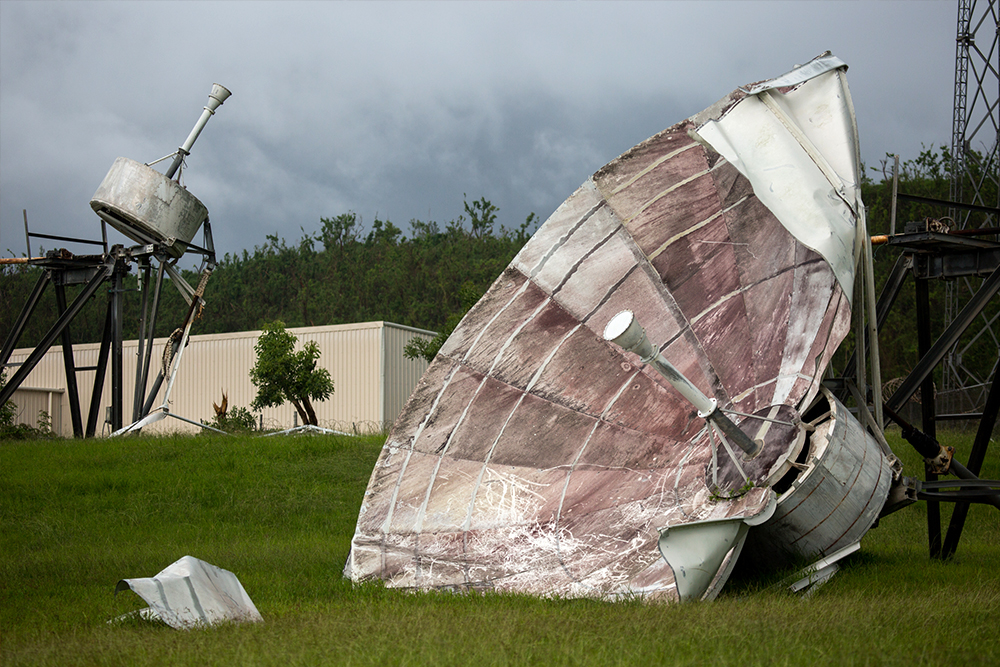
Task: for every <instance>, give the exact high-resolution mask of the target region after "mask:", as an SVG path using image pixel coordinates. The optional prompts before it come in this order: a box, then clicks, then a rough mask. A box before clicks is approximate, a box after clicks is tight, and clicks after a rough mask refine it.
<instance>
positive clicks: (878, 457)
mask: <svg viewBox="0 0 1000 667" xmlns="http://www.w3.org/2000/svg"><path fill="white" fill-rule="evenodd" d="M819 400H822V401H826V402H827V404H828V405H829V409H830V414H829V417H828V418H826V419H825V420H824V421H822V422H820V423H819V424H817V425H816V429H815V431H813V433H812V434H811V435H810V437H809V441H808V443H807V447H808V454H807V456H806V459H805V461H804V464H803V465H804V470H802V471H801V472H799V474H798V476H797V477H796V478H795V480H794V481H793V482H792V484H791V486H790V487H789V488H788V489H787V490H785V491H784V492H783V493H782V494H781V495H780V496H779V497H778V504H777V508H776V510H775V512H774V516H773V517H771V518H770V519H769V520H768V521H767V522H765V523H764V524H762V525H760V526H758V527H756V528H754V530H752V531H750V535H749V536H748V538H747V543H746V548H745V549H744V556H743V557H744V558H746V557H748V556H749V557H751V558H753V559H754V560H756V561H761V562H768V563H772V564H773V563H781V562H791V561H794V560H796V559H798V558H802V557H806V558H815V557H816V556H817V555H828V554H832V553H834V552H835V551H837V550H839V549H842V548H843V547H846V546H849V545H851V544H853V543H855V542H858V541H860V540H861V538H862V536H863V535H864V534H865V533H866V532H867V531H868V529H869V528H871V526H872V524H874V523H875V519H876V518H878V515H879V512H880V511H881V509H882V507H883V505H884V504H885V500H886V498H887V497H888V494H889V486H890V485H891V483H892V469H891V467H890V461H889V460H888V459H887V458H886V457H885V456H884V455H883V453H882V449H881V447H880V446H879V443H878V441H877V440H876V439H875V438H873V437H872V436H871V435H870V434H868V432H866V431H865V430H864V429H863V428H862V427H861V424H860V423H859V422H858V420H857V419H855V418H854V416H853V415H851V413H850V412H849V411H848V410H847V408H846V407H844V405H843V404H842V403H841V402H840V401H838V400H837V399H836V398H835V397H834V396H833V395H832V394H831V393H830V392H829V391H827V390H826V389H825V388H823V389H822V393H821V398H820V399H819Z"/></svg>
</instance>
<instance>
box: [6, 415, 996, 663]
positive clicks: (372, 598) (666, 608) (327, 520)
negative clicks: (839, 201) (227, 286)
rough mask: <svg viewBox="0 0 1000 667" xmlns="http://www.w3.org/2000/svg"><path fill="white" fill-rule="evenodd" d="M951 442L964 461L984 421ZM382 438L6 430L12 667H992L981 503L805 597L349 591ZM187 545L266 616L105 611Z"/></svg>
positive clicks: (894, 525) (992, 470)
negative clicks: (949, 526)
mask: <svg viewBox="0 0 1000 667" xmlns="http://www.w3.org/2000/svg"><path fill="white" fill-rule="evenodd" d="M944 440H945V441H946V444H951V445H954V446H956V447H957V448H958V451H959V453H960V458H961V459H963V460H964V459H965V458H966V457H967V455H968V449H969V446H970V445H971V441H972V435H970V434H966V435H961V434H952V435H948V434H946V435H945V438H944ZM891 442H892V444H893V446H894V448H895V449H896V451H897V452H898V453H899V454H900V455H901V456H902V457H903V458H904V462H905V467H906V474H908V475H913V476H916V475H922V464H921V462H920V460H919V457H917V456H916V455H915V454H912V453H911V450H910V448H909V446H908V445H906V444H900V441H899V439H898V437H897V438H895V439H892V440H891ZM381 443H382V440H381V439H380V438H378V437H374V438H347V437H338V436H304V437H284V438H282V437H272V438H259V439H249V438H227V437H222V436H219V437H215V436H196V437H187V436H185V437H170V438H148V439H120V440H90V441H68V440H67V441H36V442H2V443H0V664H3V665H4V666H13V665H21V664H51V665H162V664H191V665H214V664H219V665H232V664H240V665H281V666H282V667H287V666H290V665H316V664H343V665H422V664H444V665H467V664H474V665H492V664H540V665H548V664H555V665H585V664H594V665H619V664H620V665H625V664H630V665H631V664H641V663H650V664H677V665H686V664H691V665H722V664H727V665H734V664H767V665H784V664H788V665H826V664H830V665H834V664H836V665H842V664H857V665H863V664H871V665H896V664H898V665H908V666H910V665H959V664H983V665H996V664H1000V639H998V635H1000V631H998V630H997V619H998V618H1000V616H998V613H1000V512H998V511H997V510H996V509H994V508H992V507H987V506H982V505H976V506H973V507H972V510H971V511H970V513H969V519H968V522H967V524H966V529H965V533H964V535H963V538H962V542H961V544H960V545H959V549H958V553H957V554H956V555H955V557H954V558H953V559H951V560H949V561H947V562H939V561H932V560H930V559H929V558H928V556H927V546H926V545H927V528H926V524H925V521H926V518H925V517H926V508H925V505H924V504H923V503H919V504H917V505H914V506H911V507H908V508H906V509H904V510H902V511H901V512H898V513H896V514H894V515H892V516H890V517H887V518H886V519H884V520H883V521H882V522H881V525H879V527H878V528H876V529H875V530H873V531H871V532H870V533H869V534H868V536H867V537H866V538H865V540H864V542H863V544H862V550H861V552H860V553H857V554H854V555H853V556H851V557H849V558H848V559H847V560H846V561H844V566H843V569H842V571H841V572H840V573H839V574H838V575H837V576H836V577H834V579H833V580H832V581H831V582H830V583H828V584H827V585H826V586H825V587H823V588H822V589H820V591H819V592H818V593H817V594H816V595H815V596H813V597H812V598H810V599H801V598H798V597H795V596H793V595H790V594H787V593H785V592H783V591H780V590H773V589H768V588H766V587H765V586H764V584H763V583H762V582H760V581H756V582H755V581H739V582H733V583H732V584H731V585H730V586H728V587H727V589H726V590H724V591H723V594H722V595H721V596H720V597H719V599H717V600H716V601H714V602H711V603H695V604H687V605H645V604H641V603H637V602H627V603H615V604H612V603H604V602H597V601H589V600H541V599H534V598H528V597H522V596H509V595H484V596H481V595H468V596H465V595H451V594H409V593H403V592H399V591H394V590H387V589H384V588H382V587H381V586H379V585H375V584H372V585H365V586H360V587H352V586H351V585H350V584H349V583H347V582H345V581H344V580H343V579H342V577H341V570H342V568H343V565H344V562H345V560H346V557H347V552H348V547H349V544H350V538H351V535H352V534H353V532H354V523H355V520H356V518H357V511H358V507H359V505H360V502H361V497H362V494H363V492H364V488H365V485H366V484H367V481H368V476H369V473H370V471H371V467H372V465H373V464H374V461H375V458H376V456H377V455H378V451H379V448H380V447H381ZM998 454H1000V451H998V450H997V449H996V444H994V449H993V451H992V452H990V454H989V455H988V461H987V469H986V470H985V471H984V474H983V476H984V477H989V478H993V479H996V478H998V477H1000V465H998V462H997V461H998ZM943 513H944V515H945V517H947V516H948V514H950V507H947V506H943ZM186 554H190V555H192V556H196V557H198V558H201V559H203V560H206V561H208V562H210V563H212V564H214V565H218V566H219V567H223V568H225V569H228V570H231V571H232V572H234V573H235V574H236V575H237V576H238V577H239V578H240V581H241V582H242V583H243V585H244V587H245V588H246V589H247V592H248V593H249V594H250V596H251V597H252V598H253V600H254V602H255V604H256V605H257V608H258V609H259V610H260V612H261V614H262V615H263V616H264V619H265V622H264V623H263V624H256V625H231V626H222V627H214V628H208V629H199V630H193V631H176V630H172V629H169V628H167V627H165V626H161V625H157V624H152V623H147V622H140V621H130V622H127V623H124V624H114V625H109V624H108V623H107V621H108V620H109V619H111V618H113V617H116V616H118V615H120V614H122V613H125V612H127V611H131V610H133V609H138V608H141V607H144V606H145V604H144V603H143V602H142V600H140V599H139V597H138V596H136V595H134V594H132V593H128V592H126V593H123V594H120V595H118V596H117V597H116V596H114V595H113V589H114V586H115V583H116V582H117V581H118V580H119V579H121V578H125V577H147V576H152V575H154V574H155V573H156V572H158V571H160V570H161V569H162V568H164V567H166V566H167V565H168V564H170V563H172V562H173V561H174V560H176V559H177V558H180V557H181V556H183V555H186Z"/></svg>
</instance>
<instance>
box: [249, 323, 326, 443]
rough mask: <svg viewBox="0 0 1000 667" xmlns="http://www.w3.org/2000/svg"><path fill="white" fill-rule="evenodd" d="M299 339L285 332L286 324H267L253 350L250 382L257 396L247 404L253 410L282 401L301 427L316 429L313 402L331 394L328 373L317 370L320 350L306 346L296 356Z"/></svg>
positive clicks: (312, 342) (324, 370)
mask: <svg viewBox="0 0 1000 667" xmlns="http://www.w3.org/2000/svg"><path fill="white" fill-rule="evenodd" d="M297 341H298V339H297V338H296V337H295V335H294V334H291V333H288V332H287V331H285V323H284V322H281V321H276V322H269V323H268V324H265V325H264V330H263V333H261V335H260V338H258V339H257V344H256V345H255V346H254V349H255V350H256V352H257V362H256V363H255V364H254V366H253V368H251V369H250V381H251V382H253V383H254V385H255V386H256V387H257V396H256V397H255V398H254V399H253V402H252V403H251V404H250V407H252V408H253V409H254V410H260V409H261V408H269V407H275V406H278V405H281V404H282V403H284V402H285V401H288V402H290V403H291V404H292V405H294V406H295V410H296V412H298V413H299V417H301V418H302V423H303V424H312V425H314V426H315V425H316V424H317V420H316V412H315V411H314V410H313V407H312V401H324V400H326V399H327V398H329V396H330V394H332V393H333V380H332V379H331V378H330V371H328V370H326V369H325V368H318V367H317V366H316V361H317V359H319V346H318V345H316V343H315V342H314V341H310V342H308V343H306V344H305V345H304V346H303V347H302V349H301V350H299V351H298V352H295V343H296V342H297Z"/></svg>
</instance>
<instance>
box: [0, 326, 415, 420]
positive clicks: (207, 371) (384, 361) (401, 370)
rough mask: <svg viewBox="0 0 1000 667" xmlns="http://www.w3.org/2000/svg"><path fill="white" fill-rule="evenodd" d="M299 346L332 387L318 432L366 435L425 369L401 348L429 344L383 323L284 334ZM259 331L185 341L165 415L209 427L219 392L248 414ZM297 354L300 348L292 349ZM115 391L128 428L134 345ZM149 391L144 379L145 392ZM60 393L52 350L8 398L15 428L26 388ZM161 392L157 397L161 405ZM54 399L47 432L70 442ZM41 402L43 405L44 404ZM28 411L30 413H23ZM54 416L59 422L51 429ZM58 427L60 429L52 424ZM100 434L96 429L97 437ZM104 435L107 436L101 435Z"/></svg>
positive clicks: (89, 379)
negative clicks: (15, 410) (414, 342)
mask: <svg viewBox="0 0 1000 667" xmlns="http://www.w3.org/2000/svg"><path fill="white" fill-rule="evenodd" d="M288 331H290V332H291V333H293V334H295V335H296V336H297V337H298V339H299V346H301V345H302V344H303V343H305V342H307V341H316V344H317V345H318V346H319V349H320V359H319V365H320V366H322V367H324V368H326V369H328V370H329V371H330V375H331V377H332V378H333V382H334V394H333V396H331V397H330V398H329V399H328V400H326V401H323V402H321V403H317V404H315V405H314V408H315V410H316V416H317V418H318V420H319V422H320V425H322V426H326V427H328V428H334V429H337V430H358V431H371V430H377V429H380V428H382V427H383V426H385V425H386V423H388V424H390V425H391V423H392V421H393V420H394V419H395V418H396V415H398V414H399V411H400V410H401V409H402V407H403V403H404V402H405V401H406V398H407V397H408V396H409V394H410V392H411V391H412V390H413V387H414V386H416V383H417V380H419V379H420V376H421V374H423V372H424V370H425V369H426V368H427V362H426V361H424V360H422V359H419V360H411V359H406V358H405V357H403V346H404V345H405V344H406V342H407V341H408V340H409V339H410V338H411V337H413V336H419V337H422V338H431V337H432V336H433V333H431V332H428V331H423V330H419V329H411V328H409V327H403V326H401V325H397V324H392V323H391V322H364V323H360V324H341V325H331V326H324V327H302V328H292V329H289V330H288ZM259 335H260V332H259V331H247V332H239V333H227V334H208V335H199V336H192V337H191V343H190V344H189V345H188V346H187V348H186V349H185V350H184V352H183V355H184V356H183V358H182V360H181V365H180V370H179V372H178V373H177V380H176V383H175V385H174V388H173V391H172V392H171V396H170V397H171V405H170V411H171V413H173V414H176V415H179V416H182V417H185V418H187V419H192V420H194V421H200V420H205V421H209V420H211V419H212V418H213V417H214V416H215V411H214V409H213V408H212V403H213V402H214V403H221V401H222V393H223V392H226V394H227V395H228V398H229V406H230V408H232V407H236V406H239V407H248V406H249V405H250V402H251V401H252V400H253V397H254V396H255V395H256V387H254V386H253V384H251V382H250V379H249V371H250V367H251V366H253V364H254V362H255V360H256V355H255V353H254V345H255V344H256V342H257V337H258V336H259ZM154 345H155V347H154V353H153V363H152V365H151V368H150V376H155V374H156V371H157V370H158V368H159V364H160V361H159V359H160V356H161V354H162V351H163V349H164V346H165V345H166V339H157V340H156V342H155V344H154ZM99 347H100V346H99V345H98V344H96V343H95V344H88V345H74V346H73V351H74V355H73V356H74V361H75V363H76V365H77V366H78V367H79V366H94V365H96V363H97V356H98V350H99ZM297 349H300V348H297ZM122 350H123V355H124V360H123V364H122V366H123V375H124V380H123V384H124V386H125V390H124V392H123V393H124V396H123V405H124V406H125V407H124V415H125V416H124V422H125V423H126V424H128V423H130V422H131V421H132V388H133V387H134V385H135V369H136V361H137V350H138V343H137V342H136V341H126V342H124V343H123V345H122ZM30 352H31V350H30V349H20V350H15V351H14V353H13V354H12V355H11V359H10V361H11V362H21V361H24V359H25V358H27V356H28V354H30ZM110 376H111V373H110V364H109V368H108V374H107V377H106V379H105V385H104V392H103V396H102V401H101V402H102V407H101V413H100V415H101V420H102V421H103V419H104V415H105V412H106V411H105V406H108V405H110V404H111V377H110ZM93 381H94V371H85V372H79V373H77V382H78V384H79V387H80V402H81V411H82V413H83V422H84V426H86V421H87V412H88V410H89V402H90V394H91V389H92V386H93ZM151 384H152V377H151V379H150V385H151ZM39 387H45V388H65V387H66V376H65V371H64V368H63V361H62V348H61V347H58V346H53V347H52V348H51V349H50V350H49V351H48V353H47V354H46V356H45V358H44V359H43V360H42V361H41V362H40V363H39V364H38V366H36V367H35V369H34V370H33V371H32V372H31V374H30V375H29V376H28V378H27V379H26V380H25V382H24V383H23V384H22V385H21V387H20V388H19V389H18V391H16V392H15V393H14V397H13V400H14V402H15V403H17V404H18V406H19V408H21V406H22V404H23V408H21V409H20V413H21V415H22V418H21V421H24V422H25V423H32V424H33V423H34V418H35V417H36V416H37V412H38V409H45V408H44V407H40V408H38V409H36V408H35V405H36V404H38V405H41V404H40V403H39V401H40V400H43V399H39V398H38V395H39V392H37V391H33V390H32V388H39ZM162 394H163V391H162V390H161V398H160V400H159V401H157V404H159V403H160V402H161V401H162ZM55 396H56V397H57V398H61V401H57V400H56V399H55V398H54V399H53V401H54V402H61V406H60V409H59V411H58V413H57V412H56V411H54V410H53V411H52V412H51V413H50V414H51V416H52V418H53V430H56V431H59V432H61V434H62V435H72V433H73V426H72V419H71V415H70V409H69V399H68V397H67V395H66V394H65V393H63V394H61V395H58V394H57V395H55ZM47 400H48V399H47V395H46V398H45V399H44V401H45V402H46V405H47V404H48V403H47ZM29 403H30V405H29ZM57 415H58V417H59V419H58V421H57ZM263 419H264V425H265V426H266V427H284V428H288V427H291V426H292V425H293V424H294V423H295V419H296V417H295V408H294V407H292V406H291V405H290V404H285V405H282V406H281V407H278V408H268V409H266V410H263ZM60 423H61V428H60V427H59V424H60ZM150 430H159V431H193V430H197V428H196V427H194V426H191V425H188V424H185V423H184V422H182V421H180V420H177V419H166V420H163V421H161V422H158V423H157V424H155V425H154V426H153V427H151V429H150ZM101 432H102V429H100V428H99V429H98V433H101ZM103 432H104V433H107V432H108V428H107V427H105V428H104V429H103Z"/></svg>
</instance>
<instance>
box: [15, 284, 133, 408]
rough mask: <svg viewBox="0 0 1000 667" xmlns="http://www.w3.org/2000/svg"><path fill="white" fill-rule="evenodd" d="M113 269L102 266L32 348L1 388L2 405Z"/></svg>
mask: <svg viewBox="0 0 1000 667" xmlns="http://www.w3.org/2000/svg"><path fill="white" fill-rule="evenodd" d="M112 269H113V265H111V264H105V265H104V266H102V267H100V270H99V271H97V273H95V274H94V277H93V278H91V279H90V282H88V283H87V284H86V286H85V287H84V288H83V290H82V291H81V292H80V293H79V294H78V295H77V297H76V298H75V299H74V300H73V303H72V304H71V305H70V307H69V309H68V310H67V311H66V312H65V313H63V314H62V315H61V316H60V317H59V319H58V320H57V321H56V323H55V324H53V325H52V328H51V329H49V332H48V333H47V334H45V336H44V337H43V338H42V340H41V341H40V342H39V343H38V345H36V346H35V349H34V350H32V352H31V354H29V355H28V358H27V359H25V361H24V363H23V364H21V366H20V368H18V369H17V372H16V373H14V375H13V376H12V377H11V379H10V381H9V382H8V383H7V384H6V386H4V388H3V389H0V405H2V404H3V403H5V402H6V401H7V400H8V399H9V398H10V397H11V395H13V393H14V391H15V390H16V389H17V388H18V387H20V386H21V383H22V382H24V379H25V378H26V377H28V374H29V373H31V371H32V370H34V368H35V366H37V365H38V362H39V361H41V360H42V357H44V356H45V353H46V352H48V351H49V348H50V347H52V343H54V342H55V340H56V338H58V337H59V334H60V333H62V330H63V329H64V328H66V325H67V324H69V323H70V321H71V320H72V319H73V318H74V317H76V314H77V313H79V312H80V309H81V308H83V305H84V304H85V303H86V302H87V300H88V299H89V298H90V297H91V296H93V294H94V292H96V291H97V288H98V286H99V285H100V284H101V283H102V282H104V280H105V278H107V277H108V274H109V273H111V271H112Z"/></svg>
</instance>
